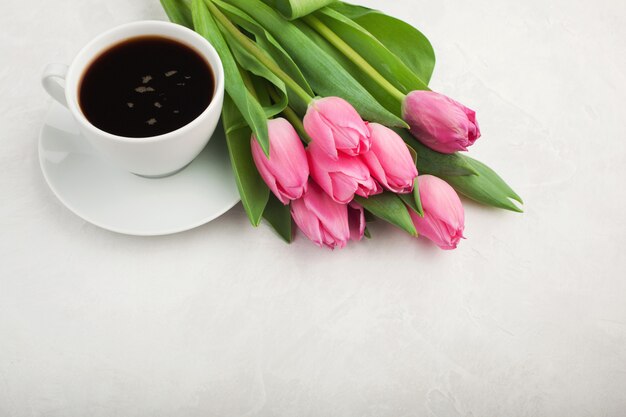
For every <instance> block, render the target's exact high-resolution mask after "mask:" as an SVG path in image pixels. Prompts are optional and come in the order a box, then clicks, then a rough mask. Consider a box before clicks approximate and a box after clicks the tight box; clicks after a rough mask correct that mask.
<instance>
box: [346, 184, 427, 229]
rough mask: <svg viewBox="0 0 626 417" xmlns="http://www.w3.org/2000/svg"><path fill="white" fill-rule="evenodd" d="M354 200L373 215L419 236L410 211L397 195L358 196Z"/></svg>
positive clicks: (386, 193)
mask: <svg viewBox="0 0 626 417" xmlns="http://www.w3.org/2000/svg"><path fill="white" fill-rule="evenodd" d="M354 199H355V200H356V202H357V203H359V204H360V205H362V206H363V208H365V210H367V211H369V212H370V213H372V214H373V215H375V216H377V217H380V218H381V219H383V220H385V221H387V222H389V223H391V224H393V225H395V226H397V227H399V228H400V229H403V230H405V231H406V232H408V233H409V234H410V235H412V236H417V231H416V230H415V225H414V224H413V220H411V216H410V215H409V211H408V209H407V207H406V206H405V205H404V203H403V202H402V200H401V199H400V197H398V196H397V195H396V194H393V193H388V192H385V193H383V194H378V195H374V196H370V197H369V198H363V197H360V196H356V197H355V198H354Z"/></svg>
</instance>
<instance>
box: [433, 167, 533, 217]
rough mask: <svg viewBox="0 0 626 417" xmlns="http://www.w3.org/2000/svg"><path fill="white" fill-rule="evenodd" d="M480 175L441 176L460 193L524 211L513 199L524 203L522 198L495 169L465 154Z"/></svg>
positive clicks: (482, 201)
mask: <svg viewBox="0 0 626 417" xmlns="http://www.w3.org/2000/svg"><path fill="white" fill-rule="evenodd" d="M463 158H464V159H465V160H467V162H468V163H470V164H471V165H472V166H473V167H474V169H475V170H476V171H477V172H478V175H466V176H441V178H442V179H444V180H445V181H446V182H448V183H449V184H450V185H451V186H452V187H454V189H455V190H456V191H458V192H459V193H460V194H462V195H464V196H466V197H468V198H471V199H472V200H475V201H477V202H479V203H482V204H486V205H488V206H493V207H498V208H502V209H505V210H511V211H515V212H518V213H522V212H523V210H522V209H520V208H519V207H518V206H517V205H516V204H515V203H513V201H512V200H515V201H517V202H519V203H520V204H523V203H524V202H523V201H522V198H521V197H520V196H519V195H517V193H515V191H513V189H511V187H509V186H508V185H507V183H506V182H504V180H503V179H502V178H500V176H499V175H498V174H496V173H495V171H494V170H492V169H491V168H489V167H488V166H487V165H485V164H483V163H482V162H479V161H477V160H475V159H473V158H470V157H469V156H463Z"/></svg>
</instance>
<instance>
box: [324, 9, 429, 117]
mask: <svg viewBox="0 0 626 417" xmlns="http://www.w3.org/2000/svg"><path fill="white" fill-rule="evenodd" d="M315 16H316V17H317V18H319V19H320V20H321V21H322V22H323V23H324V24H325V25H326V26H327V27H329V28H330V29H331V30H332V31H333V32H334V33H335V34H336V35H338V36H339V37H340V38H341V39H342V40H343V41H344V42H346V43H347V44H348V45H350V47H351V48H352V49H354V50H355V51H356V52H357V53H358V54H359V55H360V56H361V57H363V58H364V59H365V60H366V61H367V62H368V63H369V64H370V65H372V66H373V67H374V68H375V69H376V71H378V72H379V73H380V74H381V75H382V76H383V77H384V78H385V79H386V80H387V81H389V82H390V83H391V84H392V85H393V86H394V87H396V89H398V90H399V91H401V92H403V93H404V94H408V93H409V92H411V91H413V90H427V89H428V85H427V83H426V82H424V81H422V80H421V79H420V78H419V77H418V76H417V75H416V74H415V72H414V71H413V70H412V69H411V68H409V67H408V66H407V65H405V64H404V62H402V60H401V59H400V58H398V57H397V56H396V55H395V54H394V53H392V52H391V51H390V50H389V49H387V47H386V46H385V45H383V44H382V43H381V42H380V41H379V40H378V39H376V37H374V36H373V35H372V34H371V33H369V32H368V31H367V30H366V29H365V28H363V27H362V26H360V25H359V24H357V23H356V22H354V21H353V20H351V19H349V18H348V17H346V16H344V15H342V14H341V13H339V12H337V11H336V10H334V9H331V8H328V7H326V8H324V9H321V10H320V11H319V12H317V13H315ZM350 67H354V66H352V65H351V66H350ZM358 70H359V72H363V70H361V69H360V68H359V69H358ZM352 74H353V75H355V73H354V72H352ZM364 77H367V79H368V81H367V82H365V81H364V80H363V78H364ZM355 78H357V79H358V80H359V81H360V82H361V83H362V84H363V85H364V86H365V87H366V88H367V89H368V91H369V92H370V93H371V94H372V95H373V96H374V97H376V98H377V99H378V100H379V101H380V102H381V103H382V104H383V105H385V107H386V108H387V109H388V110H390V111H392V112H393V113H394V114H397V115H399V116H401V115H402V109H401V105H402V103H401V102H398V100H397V98H394V97H393V96H392V95H391V94H389V92H387V91H386V90H384V89H382V88H380V86H379V85H378V84H376V83H375V82H374V81H373V80H372V79H371V77H370V76H369V75H368V74H366V73H363V74H362V75H360V76H358V77H356V75H355Z"/></svg>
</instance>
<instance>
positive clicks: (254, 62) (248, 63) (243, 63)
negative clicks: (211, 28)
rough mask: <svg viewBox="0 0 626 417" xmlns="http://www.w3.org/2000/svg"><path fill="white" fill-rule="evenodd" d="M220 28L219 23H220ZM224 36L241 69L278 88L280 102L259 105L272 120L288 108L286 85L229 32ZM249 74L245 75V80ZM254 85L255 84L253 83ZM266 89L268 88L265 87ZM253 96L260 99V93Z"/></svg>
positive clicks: (261, 102) (224, 33) (254, 92)
mask: <svg viewBox="0 0 626 417" xmlns="http://www.w3.org/2000/svg"><path fill="white" fill-rule="evenodd" d="M218 26H219V23H218ZM222 35H223V36H224V38H225V39H226V42H227V43H228V45H229V46H230V50H231V51H232V53H233V55H234V57H235V59H236V60H237V63H238V64H239V66H240V67H241V68H243V69H244V70H245V71H248V72H249V73H251V74H254V75H256V77H258V78H263V79H265V80H267V81H268V82H270V83H271V84H273V85H274V86H276V90H277V91H278V93H279V94H280V98H281V99H280V100H279V101H278V102H276V103H275V104H270V102H269V101H267V102H263V101H260V100H259V103H260V104H261V106H262V107H263V110H264V111H265V117H266V118H268V119H269V118H271V117H273V116H275V115H277V114H279V113H280V112H282V111H283V110H284V109H285V107H287V92H286V88H285V83H283V82H282V81H281V80H280V79H279V78H278V77H277V76H276V75H274V73H273V72H271V71H270V70H269V69H267V67H266V66H265V65H263V64H262V63H261V62H260V61H259V60H258V59H257V58H256V57H255V56H254V55H252V54H251V53H250V52H248V51H247V50H246V49H245V48H244V47H242V46H241V44H240V43H239V42H237V40H236V39H234V38H233V37H232V36H231V35H230V34H229V33H228V32H226V31H222ZM247 75H248V74H243V76H244V79H245V76H247ZM253 85H254V83H253ZM263 88H264V89H265V88H266V87H265V86H263ZM252 92H253V94H256V95H257V97H258V93H259V92H258V91H252Z"/></svg>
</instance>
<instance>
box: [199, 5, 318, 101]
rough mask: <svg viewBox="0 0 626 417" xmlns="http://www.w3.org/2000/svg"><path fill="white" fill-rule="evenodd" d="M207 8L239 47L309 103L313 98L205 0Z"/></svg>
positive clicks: (214, 6)
mask: <svg viewBox="0 0 626 417" xmlns="http://www.w3.org/2000/svg"><path fill="white" fill-rule="evenodd" d="M205 3H206V5H207V7H208V8H209V11H210V12H211V14H212V15H213V16H214V17H215V19H216V20H217V21H218V22H219V23H220V25H222V27H223V28H224V29H225V30H226V31H228V33H230V34H231V35H232V36H233V38H235V39H236V40H237V41H238V42H239V43H240V44H241V46H243V47H244V48H245V50H246V51H248V52H249V53H250V54H252V55H253V56H254V57H255V58H256V59H258V60H259V61H260V62H261V64H263V65H264V66H265V67H266V68H267V69H269V70H270V71H272V72H273V73H274V74H275V75H276V76H277V77H278V78H280V79H281V81H283V82H284V83H285V85H286V86H287V87H288V88H290V89H291V90H292V91H293V92H294V93H295V94H296V95H297V96H299V97H300V98H301V99H302V100H304V102H305V103H310V102H311V101H312V100H313V97H311V96H310V95H309V93H307V92H306V91H304V89H303V88H302V87H300V85H299V84H298V83H297V82H295V81H294V79H293V78H291V77H290V76H289V74H287V73H286V72H285V71H283V70H282V69H281V68H280V67H279V66H278V65H277V64H276V63H275V62H274V61H273V60H272V59H271V58H269V57H268V56H267V55H266V54H265V52H264V51H263V50H262V49H261V48H260V47H259V46H258V45H257V44H256V43H254V42H253V41H252V40H251V39H250V38H248V37H247V36H246V35H244V34H243V33H241V32H240V31H239V29H237V26H235V25H234V24H233V23H232V22H231V21H230V20H229V19H228V17H226V15H224V13H222V12H221V11H220V10H219V9H218V8H217V6H216V5H215V4H213V2H212V1H211V0H205Z"/></svg>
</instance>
